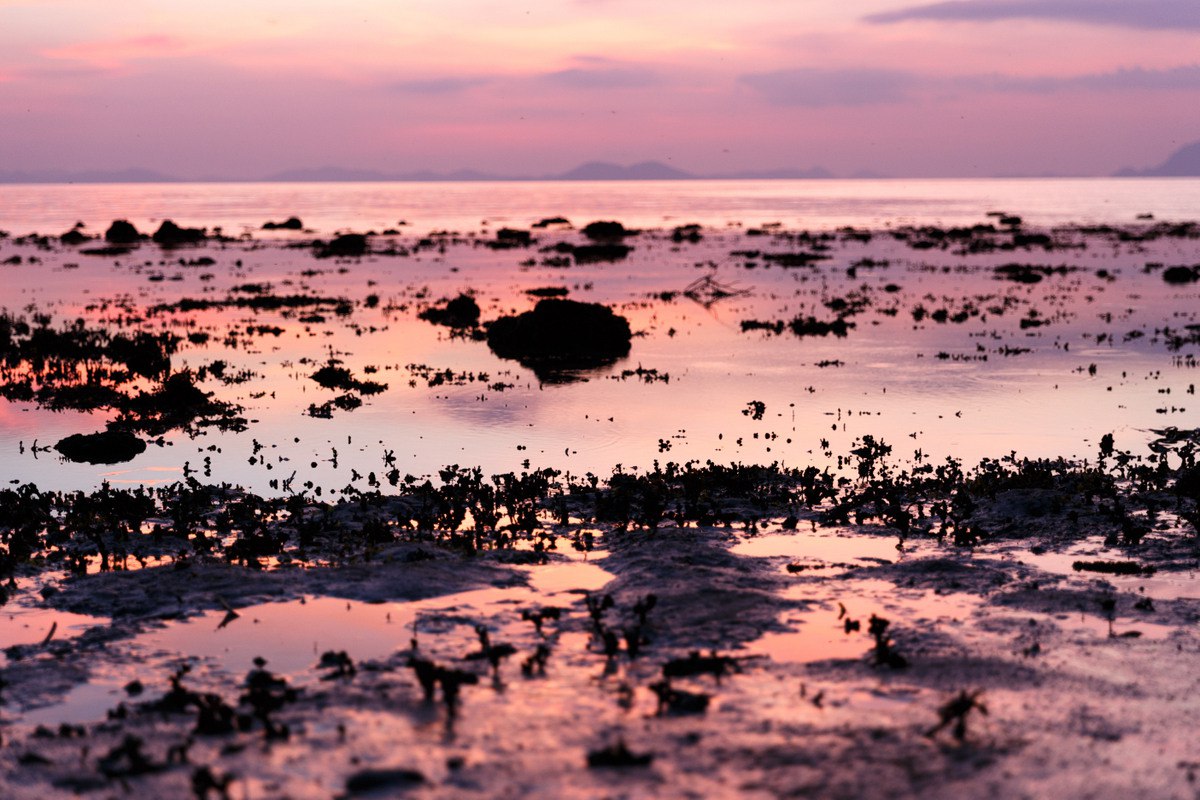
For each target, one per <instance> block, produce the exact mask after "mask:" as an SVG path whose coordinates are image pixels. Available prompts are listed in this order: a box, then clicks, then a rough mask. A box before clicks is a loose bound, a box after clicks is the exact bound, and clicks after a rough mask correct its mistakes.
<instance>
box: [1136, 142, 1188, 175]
mask: <svg viewBox="0 0 1200 800" xmlns="http://www.w3.org/2000/svg"><path fill="white" fill-rule="evenodd" d="M1116 175H1117V177H1118V178H1193V177H1197V176H1200V142H1192V143H1191V144H1185V145H1184V146H1183V147H1181V148H1179V149H1178V150H1176V151H1175V152H1174V153H1172V154H1171V155H1169V156H1167V160H1166V161H1164V162H1162V163H1161V164H1159V165H1158V166H1157V167H1149V168H1148V169H1132V168H1129V167H1126V168H1125V169H1122V170H1120V171H1118V172H1117V173H1116Z"/></svg>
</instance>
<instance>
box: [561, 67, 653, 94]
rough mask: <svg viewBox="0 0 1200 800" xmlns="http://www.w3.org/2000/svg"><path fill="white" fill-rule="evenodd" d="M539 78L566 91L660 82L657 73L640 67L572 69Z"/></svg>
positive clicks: (627, 87)
mask: <svg viewBox="0 0 1200 800" xmlns="http://www.w3.org/2000/svg"><path fill="white" fill-rule="evenodd" d="M541 78H542V80H545V81H547V82H549V83H552V84H556V85H559V86H564V87H566V88H568V89H630V88H634V89H636V88H641V87H645V86H654V85H656V84H658V83H659V82H660V79H659V77H658V74H657V73H655V72H654V71H652V70H649V69H645V68H642V67H572V68H570V69H561V70H557V71H555V72H547V73H544V74H543V75H542V76H541Z"/></svg>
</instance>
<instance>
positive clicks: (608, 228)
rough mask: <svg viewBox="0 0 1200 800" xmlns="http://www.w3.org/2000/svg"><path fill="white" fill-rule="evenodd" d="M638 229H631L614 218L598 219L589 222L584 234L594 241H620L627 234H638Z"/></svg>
mask: <svg viewBox="0 0 1200 800" xmlns="http://www.w3.org/2000/svg"><path fill="white" fill-rule="evenodd" d="M637 234H638V231H634V230H630V229H628V228H626V227H625V226H624V225H622V224H621V223H619V222H615V221H612V220H597V221H596V222H589V223H588V224H587V225H585V226H584V228H583V235H584V236H586V237H587V238H589V239H591V240H592V241H593V242H611V241H620V240H621V239H623V238H625V237H626V236H636V235H637Z"/></svg>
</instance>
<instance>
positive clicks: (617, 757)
mask: <svg viewBox="0 0 1200 800" xmlns="http://www.w3.org/2000/svg"><path fill="white" fill-rule="evenodd" d="M653 761H654V754H653V753H635V752H633V751H632V750H630V749H629V747H628V746H626V744H625V742H623V741H619V742H617V743H616V744H611V745H609V746H607V747H601V748H599V749H597V750H591V751H589V752H588V754H587V765H588V767H589V768H591V769H602V768H606V767H648V766H650V764H651V763H652V762H653Z"/></svg>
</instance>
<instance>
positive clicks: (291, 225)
mask: <svg viewBox="0 0 1200 800" xmlns="http://www.w3.org/2000/svg"><path fill="white" fill-rule="evenodd" d="M302 228H304V223H303V222H301V221H300V218H299V217H288V218H287V219H286V220H284V221H283V222H271V221H267V222H264V223H263V226H262V229H263V230H264V231H298V230H301V229H302Z"/></svg>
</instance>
